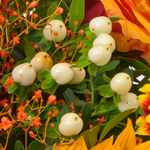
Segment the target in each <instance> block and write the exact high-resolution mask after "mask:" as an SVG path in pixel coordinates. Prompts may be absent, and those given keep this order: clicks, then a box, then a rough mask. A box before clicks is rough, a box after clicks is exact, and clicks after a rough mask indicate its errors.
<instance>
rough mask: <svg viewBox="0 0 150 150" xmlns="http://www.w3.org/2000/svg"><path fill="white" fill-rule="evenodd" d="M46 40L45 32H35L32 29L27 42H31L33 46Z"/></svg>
mask: <svg viewBox="0 0 150 150" xmlns="http://www.w3.org/2000/svg"><path fill="white" fill-rule="evenodd" d="M43 38H44V35H43V30H34V29H32V30H31V31H30V33H29V34H28V35H27V38H26V40H28V41H30V42H31V43H33V44H38V43H39V41H41V40H42V39H43Z"/></svg>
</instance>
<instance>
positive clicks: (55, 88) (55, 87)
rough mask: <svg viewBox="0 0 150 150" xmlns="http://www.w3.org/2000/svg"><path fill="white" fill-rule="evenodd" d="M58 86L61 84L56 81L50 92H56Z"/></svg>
mask: <svg viewBox="0 0 150 150" xmlns="http://www.w3.org/2000/svg"><path fill="white" fill-rule="evenodd" d="M58 86H59V84H58V83H56V82H55V83H54V85H53V86H52V87H51V88H49V89H48V93H49V94H54V93H55V92H56V90H57V87H58Z"/></svg>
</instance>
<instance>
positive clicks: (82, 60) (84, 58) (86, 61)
mask: <svg viewBox="0 0 150 150" xmlns="http://www.w3.org/2000/svg"><path fill="white" fill-rule="evenodd" d="M90 63H91V62H90V60H89V57H88V56H86V55H83V56H81V57H80V58H79V59H78V61H77V67H79V68H84V67H86V66H88V65H89V64H90Z"/></svg>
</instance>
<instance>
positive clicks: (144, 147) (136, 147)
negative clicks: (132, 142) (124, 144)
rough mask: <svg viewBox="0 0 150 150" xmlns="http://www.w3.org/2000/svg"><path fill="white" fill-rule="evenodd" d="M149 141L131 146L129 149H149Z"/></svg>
mask: <svg viewBox="0 0 150 150" xmlns="http://www.w3.org/2000/svg"><path fill="white" fill-rule="evenodd" d="M149 147H150V141H147V142H144V143H142V144H139V145H137V146H135V147H134V148H132V149H131V150H149Z"/></svg>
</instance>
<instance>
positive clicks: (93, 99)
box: [89, 74, 95, 108]
mask: <svg viewBox="0 0 150 150" xmlns="http://www.w3.org/2000/svg"><path fill="white" fill-rule="evenodd" d="M89 76H90V85H91V93H92V94H91V108H93V107H94V104H95V96H94V92H95V91H94V85H93V81H92V76H91V75H90V74H89Z"/></svg>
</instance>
